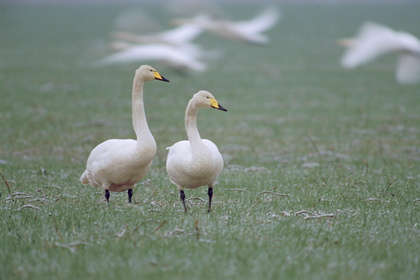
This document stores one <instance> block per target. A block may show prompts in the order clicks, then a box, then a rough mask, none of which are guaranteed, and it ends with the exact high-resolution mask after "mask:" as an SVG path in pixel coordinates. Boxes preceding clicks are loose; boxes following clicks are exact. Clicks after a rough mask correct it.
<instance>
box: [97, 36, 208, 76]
mask: <svg viewBox="0 0 420 280" xmlns="http://www.w3.org/2000/svg"><path fill="white" fill-rule="evenodd" d="M114 46H117V47H118V48H121V49H122V50H120V51H118V52H116V53H113V54H111V55H109V56H107V57H105V58H103V59H101V60H99V61H97V62H96V63H95V64H94V65H95V66H98V67H100V66H106V65H112V64H125V63H133V62H146V61H159V62H163V63H165V64H167V65H168V66H170V67H173V68H175V69H177V70H180V71H191V72H203V71H205V70H206V69H207V66H206V65H205V64H204V63H203V62H201V61H200V60H199V58H201V56H202V55H203V52H202V50H201V49H200V48H199V47H198V46H196V45H193V44H188V45H183V46H170V45H165V44H145V45H131V44H129V43H118V45H117V44H114Z"/></svg>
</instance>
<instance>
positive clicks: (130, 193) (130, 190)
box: [128, 189, 133, 203]
mask: <svg viewBox="0 0 420 280" xmlns="http://www.w3.org/2000/svg"><path fill="white" fill-rule="evenodd" d="M132 197H133V189H128V203H131V198H132Z"/></svg>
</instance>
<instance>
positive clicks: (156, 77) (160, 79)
mask: <svg viewBox="0 0 420 280" xmlns="http://www.w3.org/2000/svg"><path fill="white" fill-rule="evenodd" d="M153 74H154V75H155V79H156V80H159V81H162V82H169V80H168V79H166V78H165V77H163V76H161V75H160V74H159V72H157V71H153Z"/></svg>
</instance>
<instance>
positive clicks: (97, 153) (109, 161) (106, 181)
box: [80, 65, 169, 202]
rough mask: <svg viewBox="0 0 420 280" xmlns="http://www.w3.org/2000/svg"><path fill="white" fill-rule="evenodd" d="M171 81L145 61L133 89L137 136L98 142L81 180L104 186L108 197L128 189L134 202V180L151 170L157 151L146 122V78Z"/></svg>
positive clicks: (134, 123) (129, 197)
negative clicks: (144, 100)
mask: <svg viewBox="0 0 420 280" xmlns="http://www.w3.org/2000/svg"><path fill="white" fill-rule="evenodd" d="M152 80H160V81H166V82H169V81H168V80H167V79H165V78H164V77H162V76H161V75H160V74H159V73H158V72H157V71H156V70H155V69H154V68H152V67H151V66H148V65H143V66H141V67H140V68H139V69H137V70H136V73H135V76H134V81H133V92H132V117H133V127H134V131H135V133H136V136H137V139H136V140H133V139H111V140H107V141H105V142H103V143H101V144H99V145H98V146H96V147H95V148H94V149H93V150H92V152H91V153H90V155H89V158H88V160H87V164H86V170H85V172H84V173H83V174H82V176H81V177H80V181H81V183H82V184H84V185H87V184H90V185H91V186H93V187H102V188H103V189H104V190H105V198H106V200H107V202H108V201H109V191H114V192H123V191H126V190H128V201H129V202H131V197H132V190H133V187H134V184H136V183H137V182H138V181H140V180H141V179H142V178H143V177H144V176H145V175H146V174H147V172H148V171H149V169H150V166H151V164H152V160H153V158H154V156H155V154H156V142H155V139H154V138H153V135H152V133H151V132H150V130H149V127H148V125H147V120H146V115H145V111H144V106H143V85H144V82H145V81H152Z"/></svg>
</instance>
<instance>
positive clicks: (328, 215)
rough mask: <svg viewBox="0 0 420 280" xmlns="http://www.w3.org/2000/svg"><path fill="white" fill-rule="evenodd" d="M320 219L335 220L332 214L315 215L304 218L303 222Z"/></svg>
mask: <svg viewBox="0 0 420 280" xmlns="http://www.w3.org/2000/svg"><path fill="white" fill-rule="evenodd" d="M322 218H335V215H334V214H324V215H315V216H306V217H305V218H304V219H305V220H312V219H322Z"/></svg>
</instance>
